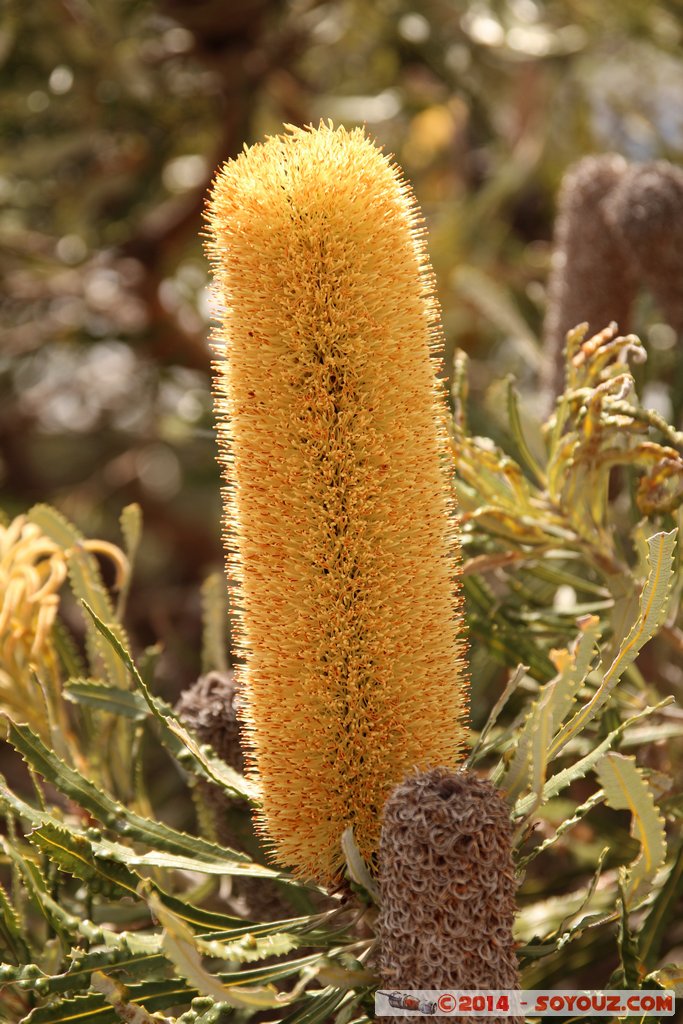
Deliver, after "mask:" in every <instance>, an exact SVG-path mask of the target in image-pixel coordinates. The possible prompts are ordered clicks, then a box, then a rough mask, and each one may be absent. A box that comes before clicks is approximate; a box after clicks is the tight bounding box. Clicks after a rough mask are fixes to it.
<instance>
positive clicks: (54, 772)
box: [7, 690, 277, 877]
mask: <svg viewBox="0 0 683 1024" xmlns="http://www.w3.org/2000/svg"><path fill="white" fill-rule="evenodd" d="M116 692H117V693H118V692H120V691H118V690H117V691H116ZM128 696H137V695H135V694H129V695H128ZM7 738H8V740H9V742H10V743H11V744H12V746H13V747H14V748H15V750H17V751H18V752H19V753H20V754H21V755H22V757H23V758H24V760H25V761H26V763H27V764H28V765H29V766H30V767H31V768H33V769H34V770H35V771H37V772H39V773H40V774H41V775H42V776H43V778H45V779H47V780H48V781H50V782H51V783H52V784H53V785H55V786H56V787H57V788H58V789H59V790H60V791H61V792H62V793H64V794H65V795H66V796H68V797H69V798H70V799H71V800H74V801H75V802H76V803H77V804H79V806H81V807H83V808H84V809H85V810H87V811H89V813H90V814H92V815H93V817H95V818H97V820H98V821H101V822H102V824H104V825H106V826H107V827H108V828H111V829H113V830H114V831H116V832H118V833H120V834H121V835H123V836H125V837H126V838H127V839H130V840H133V841H135V842H140V843H144V844H145V845H146V846H149V847H152V848H153V849H154V850H155V851H158V850H163V851H165V852H167V853H170V854H174V855H176V856H179V857H184V858H187V859H188V860H191V861H193V862H195V863H194V864H193V867H194V868H195V869H196V866H197V865H196V862H197V861H199V862H206V863H209V864H212V865H217V864H219V865H220V864H222V865H223V868H224V870H227V868H228V862H230V863H245V864H250V863H251V860H250V858H249V857H248V856H247V854H245V853H239V852H237V851H236V850H230V849H227V848H226V847H222V846H218V845H217V844H216V843H210V842H208V841H207V840H205V839H201V838H199V837H197V836H191V835H188V834H186V833H185V832H178V831H177V830H176V829H173V828H171V827H170V826H168V825H164V824H162V823H161V822H158V821H153V820H152V819H151V818H145V817H143V816H142V815H140V814H136V813H135V812H134V811H131V810H129V809H128V808H127V807H124V806H123V804H121V803H119V802H118V801H117V800H114V799H113V798H112V797H110V796H109V795H108V794H107V793H105V792H103V790H102V789H100V788H99V787H98V786H95V785H94V784H93V783H92V782H90V781H89V780H88V779H86V778H85V777H84V776H83V775H81V774H80V773H79V772H77V771H76V769H75V768H71V767H70V766H69V765H66V764H64V762H63V761H61V760H60V758H58V757H57V755H56V754H55V753H53V751H51V750H50V749H49V748H48V747H46V746H45V744H44V743H43V742H42V740H41V739H40V738H39V737H38V736H36V734H35V733H34V732H33V731H32V730H31V729H30V728H29V727H28V726H27V725H16V724H15V723H14V722H12V721H9V720H8V726H7ZM23 806H24V807H26V806H27V805H23ZM129 854H130V856H131V857H133V856H134V853H133V851H132V850H131V851H129ZM141 863H142V862H141ZM164 866H166V867H174V866H179V865H177V864H176V865H174V864H171V863H166V864H165V865H164ZM187 867H188V865H187V862H183V864H182V868H183V869H187ZM264 870H265V872H266V873H267V874H268V875H270V876H273V877H275V876H276V875H277V872H273V871H269V870H268V869H264Z"/></svg>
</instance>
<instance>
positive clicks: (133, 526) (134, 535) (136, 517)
mask: <svg viewBox="0 0 683 1024" xmlns="http://www.w3.org/2000/svg"><path fill="white" fill-rule="evenodd" d="M119 525H120V527H121V533H122V534H123V543H124V548H125V552H126V557H127V559H128V573H127V575H126V578H125V580H124V581H123V583H122V585H121V589H120V590H119V599H118V602H117V605H116V617H117V619H119V621H120V620H121V619H122V618H123V614H124V612H125V609H126V602H127V600H128V591H129V588H130V581H131V578H132V575H133V567H134V565H135V559H136V557H137V553H138V548H139V546H140V539H141V537H142V509H141V508H140V506H139V505H138V504H137V503H136V502H133V504H131V505H126V507H125V508H124V509H123V511H122V512H121V516H120V518H119Z"/></svg>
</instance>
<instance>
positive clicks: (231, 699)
mask: <svg viewBox="0 0 683 1024" xmlns="http://www.w3.org/2000/svg"><path fill="white" fill-rule="evenodd" d="M236 697H237V691H236V688H235V678H234V675H233V673H232V672H227V673H226V672H208V673H207V674H206V675H205V676H200V677H199V679H198V680H197V682H196V683H194V684H193V685H192V686H190V687H189V688H188V689H187V690H185V691H184V692H183V693H181V695H180V698H179V700H178V703H177V705H176V709H175V710H176V713H177V714H178V715H180V717H181V718H182V720H183V722H184V723H185V725H186V727H187V728H188V729H191V730H192V731H193V732H194V733H196V734H197V736H198V737H199V739H200V740H201V742H202V743H208V744H210V746H212V747H213V749H214V750H215V751H216V753H217V754H218V756H219V757H220V758H221V759H222V760H223V761H225V763H226V764H229V765H230V767H231V768H234V769H235V771H238V772H243V771H244V758H243V756H242V748H241V746H240V728H239V724H238V721H237V706H236Z"/></svg>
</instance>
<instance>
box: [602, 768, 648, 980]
mask: <svg viewBox="0 0 683 1024" xmlns="http://www.w3.org/2000/svg"><path fill="white" fill-rule="evenodd" d="M610 756H612V757H617V756H618V755H617V754H613V755H610ZM619 890H620V895H621V899H620V900H619V903H620V905H621V916H620V918H619V932H618V935H617V946H618V949H619V960H620V967H619V970H618V972H617V974H618V977H619V982H620V985H621V986H623V988H626V989H637V988H639V987H640V979H641V976H642V973H641V970H640V954H639V952H638V940H637V939H636V936H635V934H634V933H633V931H632V930H631V924H630V921H629V915H628V901H629V900H628V895H627V893H625V892H624V889H623V887H622V886H621V885H620V886H619ZM612 984H613V982H611V983H610V986H609V987H610V988H611V987H612Z"/></svg>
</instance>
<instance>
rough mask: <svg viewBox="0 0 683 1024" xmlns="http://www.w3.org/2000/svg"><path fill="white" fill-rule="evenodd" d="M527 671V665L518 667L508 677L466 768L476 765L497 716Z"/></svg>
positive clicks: (471, 752) (473, 748)
mask: <svg viewBox="0 0 683 1024" xmlns="http://www.w3.org/2000/svg"><path fill="white" fill-rule="evenodd" d="M528 671H529V669H528V666H527V665H518V666H517V668H516V669H515V671H514V672H513V673H512V674H511V675H510V678H509V679H508V681H507V683H506V684H505V687H504V689H503V692H502V693H501V695H500V696H499V698H498V700H497V701H496V703H495V704H494V706H493V708H492V710H491V713H490V715H489V717H488V718H487V719H486V722H485V724H484V727H483V729H482V730H481V732H480V733H479V736H478V737H477V740H476V742H475V743H474V745H473V747H472V750H471V751H470V754H469V756H468V758H467V761H466V767H467V768H469V767H471V766H472V765H474V764H476V763H477V761H478V760H479V759H480V756H481V754H482V752H483V750H484V747H485V744H486V740H487V739H488V737H489V735H490V733H491V730H492V729H493V727H494V726H495V724H496V722H497V721H498V716H499V715H500V713H501V711H502V710H503V708H504V707H505V705H506V704H507V702H508V700H509V699H510V697H511V696H512V694H513V693H514V692H515V690H516V689H517V687H518V686H519V684H520V682H521V681H522V679H523V678H524V676H525V674H526V673H527V672H528Z"/></svg>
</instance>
